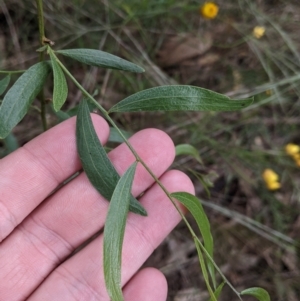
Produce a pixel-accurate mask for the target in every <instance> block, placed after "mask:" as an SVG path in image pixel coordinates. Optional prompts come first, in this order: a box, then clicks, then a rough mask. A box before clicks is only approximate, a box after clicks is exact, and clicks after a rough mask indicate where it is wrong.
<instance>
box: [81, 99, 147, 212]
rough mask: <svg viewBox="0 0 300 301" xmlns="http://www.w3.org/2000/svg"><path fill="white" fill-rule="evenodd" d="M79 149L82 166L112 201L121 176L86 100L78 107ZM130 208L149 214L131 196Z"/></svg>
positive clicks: (92, 180) (100, 191)
mask: <svg viewBox="0 0 300 301" xmlns="http://www.w3.org/2000/svg"><path fill="white" fill-rule="evenodd" d="M76 141H77V150H78V154H79V157H80V160H81V163H82V167H83V169H84V171H85V173H86V175H87V177H88V178H89V180H90V182H91V183H92V184H93V186H94V187H95V188H96V189H97V190H98V191H99V193H100V194H101V195H102V196H104V197H105V198H106V199H107V200H108V201H110V199H111V197H112V194H113V191H114V189H115V187H116V184H117V183H118V181H119V179H120V176H119V174H118V173H117V171H116V170H115V168H114V166H113V165H112V163H111V162H110V160H109V158H108V156H107V154H106V152H105V149H104V147H103V146H102V144H101V142H100V140H99V138H98V136H97V134H96V132H95V129H94V126H93V123H92V119H91V116H90V111H89V108H88V105H87V102H86V100H83V101H82V102H81V104H80V106H79V108H78V113H77V122H76ZM129 210H130V211H132V212H135V213H138V214H141V215H147V213H146V211H145V209H144V208H143V207H142V205H141V204H140V203H139V202H138V201H137V200H136V199H135V198H134V197H133V196H131V199H130V207H129Z"/></svg>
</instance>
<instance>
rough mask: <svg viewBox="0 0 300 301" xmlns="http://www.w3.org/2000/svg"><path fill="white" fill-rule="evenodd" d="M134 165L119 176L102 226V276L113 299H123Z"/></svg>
mask: <svg viewBox="0 0 300 301" xmlns="http://www.w3.org/2000/svg"><path fill="white" fill-rule="evenodd" d="M136 165H137V163H136V162H135V163H134V164H133V165H131V166H130V167H129V169H128V170H127V171H126V172H125V174H124V175H123V176H122V177H121V178H120V180H119V182H118V184H117V186H116V188H115V190H114V192H113V195H112V198H111V201H110V205H109V209H108V213H107V218H106V222H105V227H104V241H103V260H104V264H103V266H104V278H105V284H106V288H107V291H108V294H109V296H110V298H111V300H114V301H123V295H122V286H121V259H122V245H123V239H124V232H125V224H126V218H127V214H128V208H129V203H130V198H131V193H130V192H131V187H132V182H133V177H134V173H135V169H136Z"/></svg>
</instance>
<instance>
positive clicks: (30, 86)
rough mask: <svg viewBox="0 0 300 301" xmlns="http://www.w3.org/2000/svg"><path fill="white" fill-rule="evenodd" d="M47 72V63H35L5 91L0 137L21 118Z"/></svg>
mask: <svg viewBox="0 0 300 301" xmlns="http://www.w3.org/2000/svg"><path fill="white" fill-rule="evenodd" d="M49 72H50V66H49V64H48V63H46V62H41V63H37V64H35V65H33V66H32V67H30V68H29V69H28V70H27V71H26V72H24V73H23V74H22V75H21V76H20V77H19V79H18V80H17V81H16V82H15V83H14V85H13V86H12V87H11V88H10V89H9V91H8V92H7V93H6V95H5V96H4V99H3V101H2V105H1V107H0V138H5V137H6V136H7V135H8V134H9V133H10V131H11V130H12V129H13V127H14V126H15V125H17V124H18V123H19V122H20V121H21V120H22V119H23V117H24V116H25V114H26V113H27V111H28V109H29V108H30V105H31V103H32V102H33V100H34V99H35V97H36V96H37V95H38V93H39V92H40V91H41V89H42V88H43V86H44V84H45V81H46V79H47V76H48V74H49Z"/></svg>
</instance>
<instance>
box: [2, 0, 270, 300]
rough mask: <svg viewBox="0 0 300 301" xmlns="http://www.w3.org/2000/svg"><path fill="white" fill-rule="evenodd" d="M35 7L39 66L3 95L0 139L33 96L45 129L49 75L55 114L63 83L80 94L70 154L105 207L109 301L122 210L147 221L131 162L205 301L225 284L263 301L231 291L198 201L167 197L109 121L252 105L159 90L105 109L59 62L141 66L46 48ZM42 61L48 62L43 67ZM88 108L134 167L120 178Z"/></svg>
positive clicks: (116, 284) (116, 287)
mask: <svg viewBox="0 0 300 301" xmlns="http://www.w3.org/2000/svg"><path fill="white" fill-rule="evenodd" d="M37 5H38V16H39V25H40V36H41V44H42V45H41V48H40V49H38V51H39V52H40V62H38V63H36V64H34V65H33V66H31V67H30V68H29V69H27V70H26V71H20V72H21V73H22V75H21V76H20V77H19V78H18V80H17V81H16V82H15V83H14V84H13V85H12V87H11V88H10V89H9V90H8V92H7V93H6V94H5V96H4V98H3V100H2V104H1V107H0V138H1V139H3V138H5V137H7V136H8V135H9V133H10V132H11V131H12V129H13V128H14V126H15V125H17V124H18V123H19V122H20V121H21V120H22V119H23V117H24V116H25V115H26V113H27V112H28V110H29V108H30V106H31V104H32V102H33V100H34V99H35V98H36V97H37V98H39V100H41V107H42V109H41V114H42V120H43V122H44V128H46V126H45V116H44V115H43V114H45V109H44V105H45V103H44V99H43V93H42V91H43V87H44V85H45V82H46V79H47V77H48V76H49V75H50V74H51V73H52V75H53V83H54V88H53V95H52V102H53V108H54V110H55V111H57V112H58V111H59V110H60V109H61V107H62V106H63V104H64V103H65V101H66V98H67V94H68V86H67V81H66V77H68V78H69V80H71V81H72V82H73V83H74V84H75V85H76V86H77V88H78V89H79V90H80V91H81V92H82V94H83V100H82V101H81V102H80V104H79V105H78V108H77V121H76V140H77V151H78V154H79V157H80V160H81V163H82V167H83V170H84V171H85V173H86V175H87V177H88V178H89V180H90V182H91V184H92V185H93V186H94V187H95V189H96V190H97V191H98V192H99V193H100V194H101V195H102V196H104V197H105V198H106V199H107V200H108V201H110V206H109V210H108V214H107V219H106V224H105V230H104V246H103V260H104V264H103V266H104V277H105V283H106V288H107V291H108V293H109V296H110V298H111V300H113V301H117V300H118V301H119V300H123V296H122V287H121V254H122V243H123V236H124V229H125V225H126V218H127V214H128V211H132V212H134V213H136V214H140V215H142V216H145V217H144V218H147V212H146V210H145V209H144V208H143V207H142V206H141V204H140V203H139V202H138V201H137V200H136V199H135V198H134V197H133V196H132V195H131V186H132V181H133V177H134V174H135V169H136V165H137V163H140V164H142V165H143V166H144V168H145V169H146V170H147V171H148V172H149V174H150V175H151V176H152V177H153V179H154V180H155V182H156V183H157V184H158V185H159V186H160V187H161V189H162V190H163V191H164V193H165V194H166V195H167V197H168V198H169V199H170V201H171V202H172V203H173V205H174V206H175V207H176V209H177V210H178V212H179V214H180V215H181V217H182V218H183V220H184V221H185V223H186V225H187V227H188V229H189V231H190V233H191V235H192V237H193V239H194V242H195V246H196V249H197V252H198V257H199V263H200V267H201V270H202V273H203V277H204V280H205V283H206V286H207V289H208V291H209V294H210V300H212V301H217V299H218V297H219V295H220V294H221V292H222V288H223V286H224V284H227V285H229V286H230V287H231V288H232V289H233V290H234V292H235V293H236V294H237V296H238V298H239V299H240V300H242V296H243V295H252V296H253V297H255V298H257V299H258V300H260V301H268V300H270V298H269V295H268V293H267V292H266V291H265V290H263V289H261V288H249V289H246V290H244V291H242V292H238V291H237V290H236V289H235V288H234V287H233V286H232V285H231V284H230V282H229V281H228V280H227V279H226V277H225V276H224V275H223V273H222V272H221V271H220V269H219V268H218V266H217V265H216V264H215V262H214V260H213V251H214V244H213V238H212V235H211V231H210V224H209V221H208V218H207V216H206V214H205V212H204V210H203V208H202V205H201V201H200V200H199V199H198V198H197V197H196V196H194V195H191V194H189V193H186V192H175V193H170V192H169V191H168V190H167V189H166V188H165V187H164V186H163V184H162V183H161V182H160V181H159V179H158V178H157V177H156V176H155V175H154V173H153V172H152V171H151V169H150V168H149V167H148V166H147V165H146V164H145V162H144V161H143V160H142V159H141V158H140V157H139V155H138V154H137V152H136V151H135V150H134V148H133V147H132V146H131V144H130V142H129V141H128V140H127V138H126V136H125V135H124V133H123V132H122V131H121V129H119V128H118V127H117V125H116V124H115V122H114V120H113V119H112V118H111V115H110V114H111V113H112V112H121V113H122V112H139V111H235V110H239V109H242V108H245V107H246V106H248V105H250V104H251V103H252V99H251V98H250V99H243V100H232V99H230V98H228V97H227V96H225V95H222V94H219V93H216V92H213V91H210V90H207V89H203V88H199V87H194V86H185V85H178V86H160V87H155V88H151V89H147V90H144V91H140V92H137V93H135V94H133V95H131V96H128V97H127V98H125V99H123V100H122V101H120V102H119V103H117V104H116V105H114V106H113V107H111V108H110V109H109V110H108V111H107V110H105V109H104V108H103V107H102V106H101V105H100V104H99V103H98V102H97V101H96V100H95V99H94V97H93V96H92V95H91V94H90V93H89V92H88V91H86V90H85V89H84V88H83V87H82V85H81V84H80V83H79V82H78V81H77V80H76V79H75V77H74V76H73V75H72V74H71V73H70V72H69V71H68V69H67V68H66V67H65V66H64V65H63V63H62V62H61V60H60V58H59V57H60V56H65V57H68V58H69V59H73V60H77V61H79V62H81V63H83V64H87V65H91V66H97V67H101V68H110V69H117V70H123V71H129V72H144V70H143V68H141V67H139V66H137V65H136V64H133V63H131V62H129V61H127V60H124V59H122V58H119V57H117V56H114V55H112V54H109V53H106V52H103V51H99V50H94V49H62V50H54V49H53V48H52V46H53V43H52V42H51V41H50V40H49V39H46V38H45V36H44V25H43V14H42V2H41V1H40V0H37ZM47 55H48V56H49V58H50V61H44V59H45V57H46V56H47ZM13 72H15V71H13ZM16 72H18V71H16ZM1 73H4V74H5V73H6V74H7V75H6V77H4V78H3V79H2V80H1V81H0V93H4V92H5V90H6V88H7V86H8V84H9V81H10V74H11V73H12V71H1ZM88 103H92V104H93V105H94V106H95V107H97V108H98V109H99V110H100V111H101V113H102V115H103V116H104V118H106V120H107V121H108V122H109V123H110V124H111V126H112V127H113V128H114V131H115V132H116V133H118V135H119V138H121V139H122V140H123V141H124V142H125V143H126V144H127V146H128V147H129V149H130V150H131V152H132V153H133V155H134V156H135V159H136V162H135V163H134V164H132V165H131V166H130V167H129V169H128V170H127V171H126V172H125V174H124V175H123V176H122V177H120V176H119V175H118V173H117V171H116V170H115V168H114V167H113V165H112V163H111V162H110V160H109V158H108V156H107V154H106V151H105V149H104V147H103V146H102V145H101V142H100V141H99V139H98V137H97V134H96V132H95V129H94V127H93V123H92V121H91V117H90V110H89V106H88ZM175 200H178V201H179V202H180V203H182V204H183V205H184V206H185V207H186V208H187V209H188V210H189V211H190V212H191V214H192V216H193V217H194V218H195V220H196V224H197V225H198V228H199V229H198V230H199V231H200V233H201V236H202V239H200V238H199V237H198V236H197V235H196V234H195V231H194V230H193V229H192V227H191V226H190V224H189V223H188V221H187V220H186V218H185V217H184V215H183V213H182V212H181V210H180V209H179V207H178V206H177V205H176V202H175ZM216 271H217V272H218V273H219V274H220V275H221V278H222V282H221V283H220V284H219V285H218V283H217V277H216Z"/></svg>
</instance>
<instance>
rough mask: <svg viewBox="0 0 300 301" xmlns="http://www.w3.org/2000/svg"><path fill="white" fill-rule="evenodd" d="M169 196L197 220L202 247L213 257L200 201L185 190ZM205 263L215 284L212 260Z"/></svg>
mask: <svg viewBox="0 0 300 301" xmlns="http://www.w3.org/2000/svg"><path fill="white" fill-rule="evenodd" d="M171 196H172V197H174V198H175V199H177V200H178V201H179V202H180V203H182V204H183V205H184V206H185V207H186V208H187V209H188V210H189V211H190V212H191V214H192V215H193V217H194V219H195V220H196V222H197V225H198V228H199V230H200V233H201V235H202V237H203V241H204V247H205V249H206V250H207V252H208V254H209V255H210V257H211V258H213V251H214V243H213V238H212V235H211V231H210V224H209V221H208V218H207V216H206V214H205V211H204V209H203V207H202V205H201V203H200V200H199V199H198V198H197V197H195V196H194V195H192V194H190V193H187V192H175V193H172V194H171ZM207 264H208V268H209V272H210V275H211V277H212V281H213V283H214V284H215V283H216V280H215V272H214V265H213V262H211V261H210V260H208V263H207Z"/></svg>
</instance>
